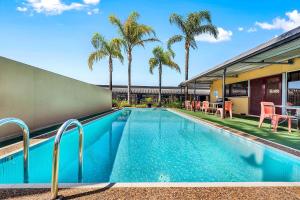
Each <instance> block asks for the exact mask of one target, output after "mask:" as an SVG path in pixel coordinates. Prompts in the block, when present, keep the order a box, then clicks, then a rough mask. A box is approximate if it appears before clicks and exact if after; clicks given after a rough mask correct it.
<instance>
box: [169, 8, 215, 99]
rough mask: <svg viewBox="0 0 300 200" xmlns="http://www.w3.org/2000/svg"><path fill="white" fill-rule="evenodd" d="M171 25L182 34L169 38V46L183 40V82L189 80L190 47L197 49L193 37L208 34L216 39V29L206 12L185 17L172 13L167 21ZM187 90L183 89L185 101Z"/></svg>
mask: <svg viewBox="0 0 300 200" xmlns="http://www.w3.org/2000/svg"><path fill="white" fill-rule="evenodd" d="M169 21H170V23H171V24H175V25H176V26H177V27H178V28H179V29H180V30H181V32H182V34H181V35H174V36H173V37H171V38H170V43H169V45H168V48H171V45H172V44H174V43H176V42H180V41H182V40H184V48H185V80H188V78H189V54H190V47H192V48H193V49H196V48H197V43H196V40H195V36H197V35H200V34H210V35H212V36H214V37H215V38H217V36H218V29H217V27H216V26H214V25H213V24H212V21H211V15H210V13H209V12H208V11H199V12H193V13H190V14H189V15H188V16H187V17H183V16H181V15H178V14H176V13H173V14H172V15H171V16H170V19H169ZM187 92H188V88H187V87H186V88H185V99H187Z"/></svg>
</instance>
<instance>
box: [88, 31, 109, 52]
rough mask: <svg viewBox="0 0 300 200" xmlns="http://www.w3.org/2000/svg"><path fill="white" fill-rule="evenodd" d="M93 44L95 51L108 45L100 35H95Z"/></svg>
mask: <svg viewBox="0 0 300 200" xmlns="http://www.w3.org/2000/svg"><path fill="white" fill-rule="evenodd" d="M91 43H92V45H93V47H94V48H95V49H101V48H102V46H104V45H106V44H105V43H106V41H105V39H104V37H103V36H102V35H101V34H100V33H94V35H93V37H92V40H91Z"/></svg>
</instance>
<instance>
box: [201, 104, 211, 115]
mask: <svg viewBox="0 0 300 200" xmlns="http://www.w3.org/2000/svg"><path fill="white" fill-rule="evenodd" d="M200 110H201V111H202V112H205V114H206V113H207V111H208V110H209V101H203V102H202V106H201V109H200Z"/></svg>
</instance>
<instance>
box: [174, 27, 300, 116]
mask: <svg viewBox="0 0 300 200" xmlns="http://www.w3.org/2000/svg"><path fill="white" fill-rule="evenodd" d="M193 84H198V85H199V84H209V85H210V101H212V102H214V101H216V98H218V97H222V98H223V94H224V93H225V97H228V98H229V99H230V100H232V101H233V105H234V106H233V112H234V113H237V114H246V115H259V114H260V102H261V101H271V102H274V104H275V105H286V104H288V103H290V104H292V105H297V106H300V27H298V28H295V29H293V30H291V31H288V32H286V33H284V34H282V35H280V36H278V37H276V38H274V39H272V40H270V41H268V42H266V43H264V44H261V45H259V46H257V47H255V48H253V49H250V50H249V51H247V52H244V53H242V54H240V55H238V56H236V57H234V58H232V59H230V60H227V61H225V62H224V63H221V64H219V65H217V66H215V67H213V68H211V69H210V70H208V71H206V72H203V73H200V74H199V75H197V76H195V77H193V78H191V79H190V80H187V81H185V82H182V83H181V84H180V86H185V85H189V86H192V85H193ZM280 111H281V110H278V112H280Z"/></svg>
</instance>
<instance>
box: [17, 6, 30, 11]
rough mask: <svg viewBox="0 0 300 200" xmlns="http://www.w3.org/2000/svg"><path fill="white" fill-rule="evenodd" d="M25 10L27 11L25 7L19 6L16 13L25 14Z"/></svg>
mask: <svg viewBox="0 0 300 200" xmlns="http://www.w3.org/2000/svg"><path fill="white" fill-rule="evenodd" d="M27 10H28V9H27V8H26V7H20V6H18V7H17V11H19V12H26V11H27Z"/></svg>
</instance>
